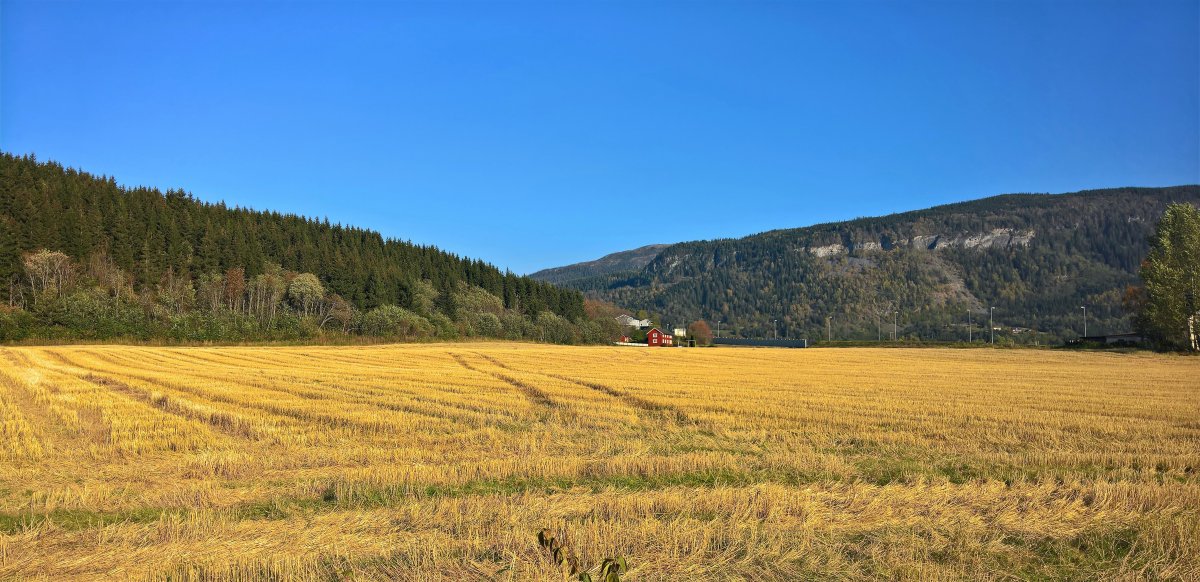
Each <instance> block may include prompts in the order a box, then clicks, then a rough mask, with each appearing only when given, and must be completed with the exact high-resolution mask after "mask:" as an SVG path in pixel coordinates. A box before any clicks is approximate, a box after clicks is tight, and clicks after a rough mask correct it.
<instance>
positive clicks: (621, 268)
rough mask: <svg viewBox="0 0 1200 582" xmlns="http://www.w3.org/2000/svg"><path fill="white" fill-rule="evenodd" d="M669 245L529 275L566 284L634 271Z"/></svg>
mask: <svg viewBox="0 0 1200 582" xmlns="http://www.w3.org/2000/svg"><path fill="white" fill-rule="evenodd" d="M669 246H671V245H646V246H644V247H639V248H636V249H633V250H632V251H621V252H619V253H612V254H610V255H604V256H603V257H600V258H599V259H596V260H594V261H586V262H583V263H575V264H573V265H567V266H565V267H554V268H551V269H542V270H541V271H538V272H536V273H533V274H531V275H529V276H530V277H531V278H533V279H537V280H539V281H545V282H547V283H554V284H555V285H566V284H569V283H571V282H572V281H578V280H580V279H587V278H589V277H600V276H604V275H610V274H612V273H622V272H625V271H636V270H638V269H641V268H642V267H645V266H646V265H648V264H650V261H653V260H654V257H657V256H658V253H659V252H661V251H662V250H663V249H665V248H667V247H669Z"/></svg>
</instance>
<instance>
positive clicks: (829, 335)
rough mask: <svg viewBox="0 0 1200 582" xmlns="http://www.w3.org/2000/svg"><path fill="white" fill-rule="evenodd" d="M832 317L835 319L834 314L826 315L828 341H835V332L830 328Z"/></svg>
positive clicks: (826, 336)
mask: <svg viewBox="0 0 1200 582" xmlns="http://www.w3.org/2000/svg"><path fill="white" fill-rule="evenodd" d="M832 319H833V316H830V315H826V316H825V341H827V342H831V341H833V332H832V331H831V330H830V327H829V321H830V320H832Z"/></svg>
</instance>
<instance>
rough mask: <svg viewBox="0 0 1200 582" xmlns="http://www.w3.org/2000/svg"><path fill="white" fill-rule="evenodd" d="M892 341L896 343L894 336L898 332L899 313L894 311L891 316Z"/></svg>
mask: <svg viewBox="0 0 1200 582" xmlns="http://www.w3.org/2000/svg"><path fill="white" fill-rule="evenodd" d="M892 315H893V316H894V318H893V319H892V341H896V334H897V332H899V331H900V312H899V311H896V312H894V313H893V314H892Z"/></svg>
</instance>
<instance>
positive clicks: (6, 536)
mask: <svg viewBox="0 0 1200 582" xmlns="http://www.w3.org/2000/svg"><path fill="white" fill-rule="evenodd" d="M1198 472H1200V358H1187V357H1172V356H1160V355H1145V354H1136V355H1121V354H1109V353H1066V352H1051V351H1028V350H1019V351H1009V350H982V349H972V350H937V349H913V350H903V349H832V350H831V349H808V350H768V349H692V350H684V349H674V350H672V349H659V350H650V349H640V348H614V347H547V346H535V345H525V344H482V343H480V344H445V345H404V346H373V347H278V348H277V347H267V348H264V347H252V348H226V347H221V348H144V347H119V346H72V347H50V348H0V579H32V580H37V579H53V580H60V579H78V580H97V579H112V580H127V579H146V578H149V579H173V580H188V579H204V580H227V579H228V580H247V579H281V580H284V579H289V580H290V579H356V580H374V579H386V580H393V579H399V580H410V579H411V580H429V579H456V580H469V579H470V580H487V579H499V580H561V579H564V577H565V574H564V572H563V571H562V570H561V569H560V568H559V567H557V566H555V565H554V564H551V563H550V560H549V559H548V558H547V555H546V553H545V552H544V551H543V550H542V549H541V548H540V547H539V546H538V542H537V539H536V537H535V535H536V533H537V532H538V531H539V530H541V529H543V528H549V529H550V530H551V531H553V532H555V533H556V534H557V535H558V536H559V537H560V539H566V540H568V543H569V545H570V547H571V549H572V551H573V552H574V553H575V554H577V555H578V557H579V559H580V561H581V562H582V563H583V564H584V565H586V566H594V565H595V564H597V563H599V561H600V560H601V559H603V558H604V557H606V556H616V555H620V556H623V557H625V558H626V559H627V560H628V563H629V565H630V572H629V573H628V574H627V575H626V576H625V577H624V579H626V580H661V579H669V580H728V579H745V580H762V579H814V578H816V579H873V578H887V579H910V580H928V579H963V578H970V579H1013V578H1017V579H1060V578H1067V579H1099V578H1106V579H1111V578H1126V579H1141V578H1151V579H1179V580H1187V579H1191V580H1195V579H1200V476H1198Z"/></svg>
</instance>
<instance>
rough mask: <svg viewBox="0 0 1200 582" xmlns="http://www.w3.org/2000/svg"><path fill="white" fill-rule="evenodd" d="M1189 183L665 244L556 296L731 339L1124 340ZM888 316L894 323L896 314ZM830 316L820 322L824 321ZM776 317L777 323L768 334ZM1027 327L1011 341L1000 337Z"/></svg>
mask: <svg viewBox="0 0 1200 582" xmlns="http://www.w3.org/2000/svg"><path fill="white" fill-rule="evenodd" d="M1179 201H1186V202H1191V203H1193V204H1200V187H1197V186H1179V187H1171V188H1120V189H1109V190H1095V191H1085V192H1076V193H1072V194H1057V195H1050V194H1010V195H1002V196H995V197H992V198H986V199H982V200H976V201H971V202H963V203H957V204H950V205H945V206H939V207H935V208H930V209H926V210H918V211H913V212H906V213H902V214H895V215H891V216H883V217H875V218H861V219H856V220H851V221H847V222H839V223H829V224H819V225H815V226H810V227H806V228H794V229H786V230H775V231H769V232H764V233H761V234H757V235H753V236H748V237H745V238H741V239H724V240H714V241H697V242H687V243H680V244H675V245H671V246H669V247H667V248H665V249H663V250H661V251H660V252H659V253H658V256H657V257H655V258H654V259H653V260H652V261H651V262H649V263H648V264H647V265H646V266H645V267H643V268H640V269H630V270H627V271H625V272H619V273H612V272H610V273H605V274H602V275H598V276H594V277H590V278H586V279H576V280H572V281H569V282H567V283H566V285H567V286H569V287H572V288H575V289H580V290H582V291H585V292H587V293H589V294H590V295H593V296H596V297H599V298H602V299H606V300H609V301H613V302H615V303H617V304H619V305H623V306H626V307H629V308H634V309H646V310H649V311H652V312H656V313H659V314H661V315H662V316H663V317H664V318H665V320H666V321H668V322H683V321H691V320H694V319H700V318H704V319H709V320H713V319H721V320H723V321H724V325H723V327H724V328H725V329H732V330H733V332H734V333H735V334H738V335H743V336H768V335H771V334H772V333H774V331H773V330H774V328H775V326H776V325H778V329H779V333H780V335H785V334H786V335H789V336H793V337H810V338H814V339H816V338H823V337H825V335H826V330H827V327H826V326H827V325H828V330H829V331H830V332H832V333H831V335H833V336H834V338H835V339H838V338H841V339H875V338H877V337H879V336H881V335H888V334H890V333H891V332H892V326H893V325H895V326H896V327H897V328H898V333H899V335H900V336H915V337H921V338H925V339H966V338H967V334H968V327H967V325H966V322H967V317H968V315H967V312H968V311H971V312H972V314H971V318H972V320H973V321H974V322H975V324H974V327H973V329H974V335H975V337H976V339H977V338H978V337H979V335H978V334H980V333H986V323H985V324H984V325H983V326H980V325H979V323H978V322H979V321H981V320H985V319H986V317H987V311H988V307H992V306H994V307H995V308H996V309H995V312H994V315H995V322H996V325H997V326H998V327H999V326H1003V327H1005V328H1006V329H1007V331H1005V333H1004V334H1003V335H1002V337H1003V338H1011V339H1013V340H1014V341H1032V340H1034V339H1036V340H1038V341H1056V340H1060V339H1064V338H1067V337H1072V336H1074V335H1077V334H1079V333H1081V332H1082V331H1083V310H1082V309H1081V307H1083V306H1086V307H1087V316H1088V318H1089V324H1088V332H1089V333H1093V334H1094V333H1111V332H1118V331H1126V330H1128V322H1127V318H1126V316H1125V314H1124V312H1123V310H1122V308H1121V297H1122V294H1123V291H1124V289H1125V287H1126V286H1128V285H1131V284H1135V283H1136V282H1137V275H1136V272H1137V268H1138V265H1139V264H1140V262H1141V260H1142V258H1143V257H1144V256H1145V253H1146V250H1147V248H1148V246H1147V238H1148V237H1149V235H1150V233H1151V232H1152V230H1153V228H1154V224H1155V223H1156V221H1157V220H1158V218H1159V216H1161V214H1162V212H1163V209H1164V208H1165V206H1166V205H1167V204H1168V203H1170V202H1179ZM896 311H899V314H896V313H895V312H896ZM827 317H828V318H831V319H830V320H829V321H828V323H827V321H826V318H827ZM774 320H778V324H775V322H774ZM1013 327H1020V328H1029V329H1032V330H1033V331H1031V332H1022V333H1018V334H1012V333H1011V328H1013Z"/></svg>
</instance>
